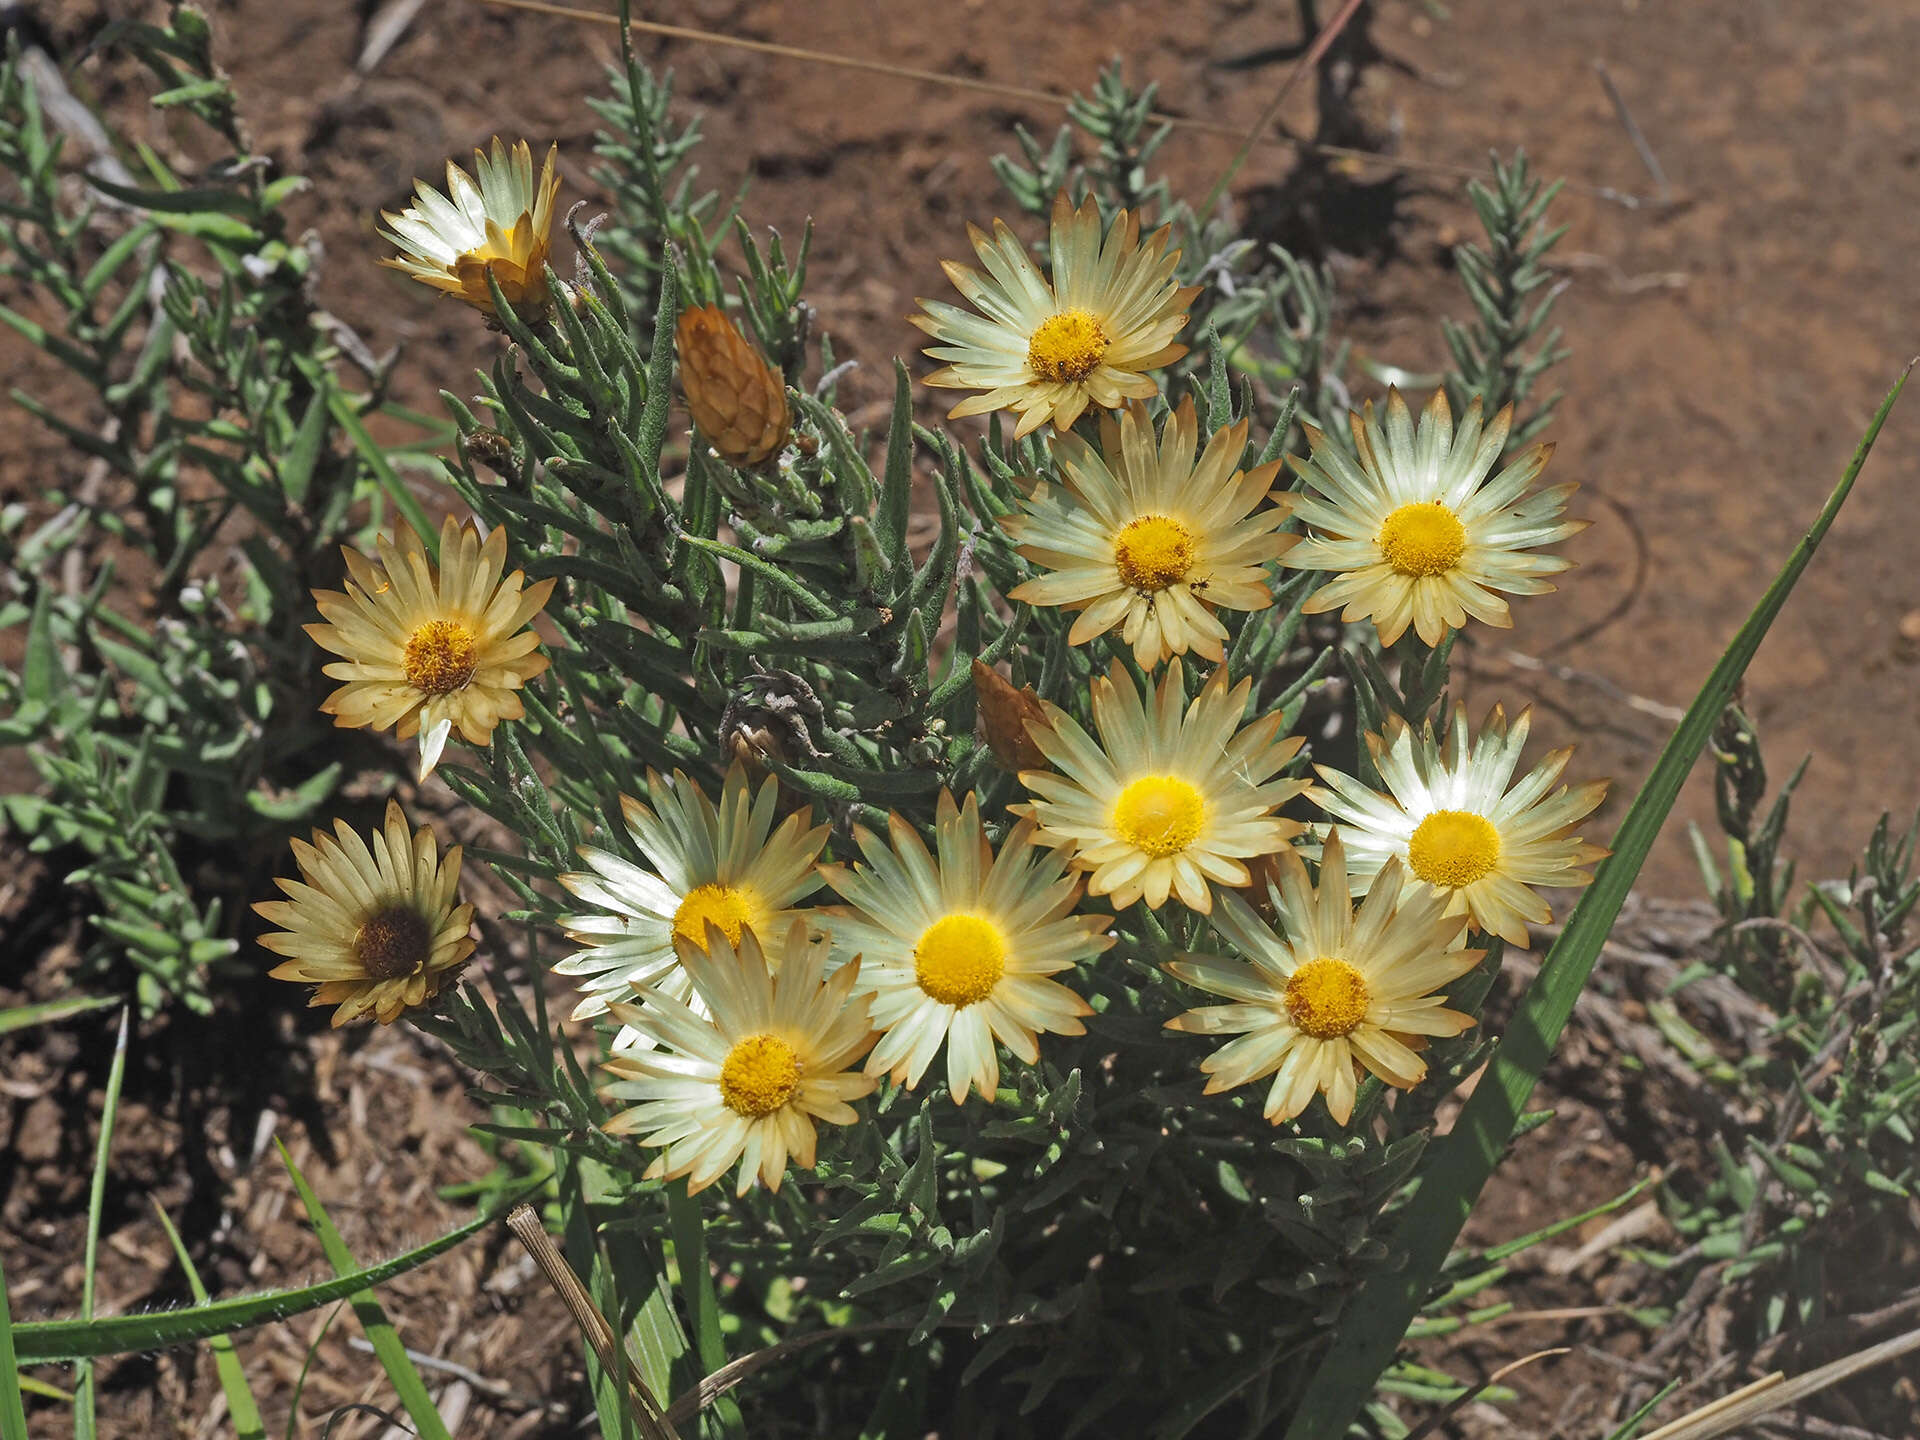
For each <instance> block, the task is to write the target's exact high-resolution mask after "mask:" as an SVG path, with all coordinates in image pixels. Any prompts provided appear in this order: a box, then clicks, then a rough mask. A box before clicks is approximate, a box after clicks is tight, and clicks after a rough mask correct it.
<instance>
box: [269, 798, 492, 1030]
mask: <svg viewBox="0 0 1920 1440" xmlns="http://www.w3.org/2000/svg"><path fill="white" fill-rule="evenodd" d="M333 829H334V833H333V834H332V835H329V834H327V833H326V832H325V831H324V830H316V831H314V834H313V843H312V844H311V845H308V844H306V843H305V842H303V841H300V840H296V841H294V842H293V858H294V862H295V863H296V864H297V865H299V867H300V878H299V879H298V880H288V879H285V878H283V877H279V876H276V877H275V878H274V882H273V883H274V884H276V885H278V886H279V887H280V889H281V890H282V891H284V892H285V893H286V896H287V898H286V899H285V900H262V901H261V902H260V903H259V904H257V905H255V906H254V907H253V908H254V910H255V911H256V912H257V913H258V914H259V916H260V917H261V919H263V920H265V921H266V922H267V923H268V924H270V925H278V926H280V927H281V928H280V930H279V931H277V932H275V933H272V934H268V935H262V936H261V937H260V944H261V945H262V946H263V947H264V948H266V949H268V950H271V951H273V953H274V954H276V955H284V956H286V957H287V959H286V960H285V962H283V963H282V964H279V965H276V966H274V968H273V970H272V972H271V973H272V975H273V977H274V979H276V980H304V981H307V982H308V983H310V984H312V985H313V986H314V992H313V999H312V1001H311V1002H310V1003H312V1004H314V1005H334V1006H338V1007H339V1008H337V1009H336V1010H335V1011H334V1012H333V1023H334V1024H335V1025H344V1024H346V1023H347V1021H349V1020H353V1019H356V1018H357V1017H359V1016H362V1015H371V1016H373V1017H374V1018H375V1019H377V1020H378V1021H379V1022H380V1023H381V1024H382V1025H387V1024H390V1023H392V1022H393V1020H395V1019H396V1018H397V1017H398V1016H399V1015H400V1013H401V1012H402V1011H403V1010H409V1009H412V1008H413V1007H415V1006H417V1005H424V1004H426V1003H427V1002H428V1001H429V1000H431V999H433V997H434V996H436V995H438V994H439V993H440V991H441V990H442V989H443V988H444V987H445V986H446V984H447V982H448V981H450V980H452V979H453V977H454V976H456V975H457V974H459V973H460V967H461V966H462V965H463V964H465V963H466V959H467V957H468V956H469V955H471V954H472V953H473V941H472V940H471V939H469V938H468V931H469V930H471V929H472V928H473V906H471V905H467V904H456V903H455V898H454V897H455V894H456V892H457V891H458V889H459V885H460V847H459V846H458V845H456V846H454V847H453V849H451V850H449V851H448V852H447V854H446V856H445V858H444V859H443V858H442V857H441V855H440V850H439V846H438V845H437V844H436V843H435V842H434V838H433V832H432V831H431V830H429V829H427V828H426V827H425V826H422V827H421V828H420V829H419V830H418V831H413V830H409V829H408V828H407V821H406V817H405V816H404V815H402V814H401V813H400V806H399V803H398V802H397V801H393V800H389V801H388V802H387V814H386V822H385V824H384V825H383V826H382V827H381V828H380V829H378V830H376V831H374V832H373V837H372V841H371V843H369V842H368V841H367V840H363V839H362V838H361V837H360V835H359V834H358V833H357V832H356V831H355V830H353V828H352V827H350V826H349V825H348V824H347V822H346V821H344V820H336V821H334V822H333Z"/></svg>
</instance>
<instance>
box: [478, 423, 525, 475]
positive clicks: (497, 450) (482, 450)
mask: <svg viewBox="0 0 1920 1440" xmlns="http://www.w3.org/2000/svg"><path fill="white" fill-rule="evenodd" d="M467 454H469V455H471V456H472V457H473V458H474V459H475V460H477V461H478V462H479V463H480V464H482V465H485V466H486V467H487V468H488V469H489V470H493V471H496V472H498V473H499V474H501V475H510V474H512V472H513V468H514V466H513V442H512V441H511V440H509V439H508V438H507V437H506V436H504V435H502V434H501V433H500V432H499V431H498V430H476V431H474V432H473V433H472V434H471V435H469V436H467Z"/></svg>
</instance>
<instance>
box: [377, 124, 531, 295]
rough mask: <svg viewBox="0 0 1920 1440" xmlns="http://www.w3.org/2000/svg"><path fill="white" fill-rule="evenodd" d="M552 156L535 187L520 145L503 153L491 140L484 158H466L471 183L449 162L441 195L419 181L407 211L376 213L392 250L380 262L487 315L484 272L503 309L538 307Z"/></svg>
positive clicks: (526, 150) (476, 155)
mask: <svg viewBox="0 0 1920 1440" xmlns="http://www.w3.org/2000/svg"><path fill="white" fill-rule="evenodd" d="M559 150H560V147H559V146H558V145H555V146H553V147H551V148H550V149H549V150H548V151H547V161H546V164H545V165H543V166H542V167H541V170H540V181H539V184H538V185H537V186H536V185H535V183H534V179H533V152H532V151H531V150H530V149H529V148H528V146H527V142H526V141H524V140H521V141H518V142H517V143H516V144H515V145H514V147H513V150H512V152H511V154H509V152H508V150H507V147H506V146H505V145H503V144H501V143H500V137H499V136H498V135H496V136H494V137H493V154H492V155H491V156H488V155H487V154H485V153H484V152H482V151H480V150H475V151H474V152H473V171H474V175H476V176H477V177H478V184H476V183H475V182H474V180H472V179H469V178H468V176H467V172H466V171H464V170H462V169H461V168H460V167H459V166H458V165H455V164H454V163H453V162H452V161H451V160H449V161H448V162H447V193H446V194H445V195H442V194H441V193H440V192H439V191H437V190H435V189H434V188H433V187H432V186H430V185H428V184H427V182H426V181H424V180H416V181H414V182H413V184H414V196H415V198H414V202H413V204H411V205H409V206H408V207H407V208H406V209H405V210H402V211H401V212H400V213H399V214H398V215H396V214H394V213H393V212H392V211H391V210H382V211H381V212H380V218H381V219H383V220H385V221H386V222H387V225H388V226H389V227H390V228H388V229H387V230H384V231H382V232H381V233H382V234H383V235H384V236H385V237H386V238H387V239H388V240H391V241H392V242H393V243H394V244H395V245H398V246H399V247H400V253H399V254H398V255H396V256H393V257H391V258H389V259H386V260H382V261H381V262H380V263H381V264H382V265H385V266H387V267H388V268H389V269H393V270H399V271H401V272H402V273H404V274H407V275H411V276H412V277H413V278H414V279H416V280H418V281H420V282H421V283H422V284H424V285H431V286H432V287H433V288H434V289H436V290H440V291H444V292H445V293H447V294H449V295H452V296H454V297H456V298H457V299H461V300H464V301H466V302H467V304H469V305H472V306H474V307H475V308H477V309H480V310H485V311H487V312H488V313H489V314H491V313H492V311H493V295H492V292H491V291H489V290H488V289H487V272H488V271H489V270H491V271H492V272H493V278H494V279H495V280H496V281H498V282H499V285H500V293H501V294H502V295H504V296H506V297H507V303H508V304H509V305H513V306H515V307H516V308H517V307H519V306H521V305H529V306H536V307H538V306H544V305H545V304H546V303H547V300H548V295H547V273H546V265H547V255H548V252H549V249H550V247H551V244H552V235H551V232H552V230H553V197H554V196H555V195H557V194H558V193H559V191H560V177H559V176H557V175H555V174H554V173H553V163H554V160H555V158H556V157H557V156H558V154H559Z"/></svg>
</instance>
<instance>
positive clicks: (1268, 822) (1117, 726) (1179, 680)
mask: <svg viewBox="0 0 1920 1440" xmlns="http://www.w3.org/2000/svg"><path fill="white" fill-rule="evenodd" d="M1252 690H1253V682H1252V681H1251V680H1242V681H1241V682H1240V683H1239V684H1238V685H1235V686H1233V687H1232V688H1231V689H1229V688H1228V683H1227V672H1226V668H1225V667H1224V666H1222V667H1221V668H1220V669H1218V670H1215V671H1214V672H1213V678H1212V679H1211V680H1209V681H1208V682H1207V684H1206V687H1205V688H1204V689H1202V690H1201V692H1200V693H1199V695H1197V696H1195V697H1194V699H1193V701H1192V703H1190V704H1189V703H1188V701H1187V690H1186V672H1185V671H1184V669H1183V668H1182V667H1181V663H1180V661H1178V660H1175V661H1174V662H1173V663H1172V664H1171V665H1169V666H1168V667H1167V671H1166V674H1165V675H1164V676H1162V677H1161V681H1160V687H1159V689H1158V691H1157V692H1156V691H1154V690H1153V689H1151V688H1149V689H1148V691H1147V693H1146V694H1145V695H1142V694H1141V693H1140V691H1139V690H1138V689H1137V688H1135V686H1134V683H1133V680H1132V678H1131V677H1130V676H1129V675H1128V674H1127V672H1126V671H1125V670H1123V669H1122V668H1121V667H1120V666H1119V664H1118V663H1116V664H1115V665H1114V667H1113V669H1112V671H1111V673H1110V674H1109V675H1107V676H1104V677H1101V678H1098V679H1096V680H1095V681H1094V682H1093V723H1094V728H1095V729H1096V730H1098V731H1099V732H1100V739H1099V740H1098V741H1097V742H1096V741H1095V740H1094V739H1093V737H1092V736H1090V735H1088V734H1087V732H1086V731H1085V730H1083V729H1081V727H1080V724H1079V722H1078V721H1076V720H1075V719H1073V717H1072V716H1070V715H1068V714H1067V713H1066V712H1065V711H1063V710H1061V709H1059V708H1058V707H1057V706H1053V705H1045V702H1044V701H1043V702H1042V704H1043V705H1045V709H1046V715H1047V723H1046V724H1045V725H1035V726H1033V727H1032V730H1031V733H1032V735H1033V740H1034V743H1035V744H1036V745H1037V746H1039V748H1040V750H1041V752H1042V753H1043V754H1044V755H1045V756H1046V757H1047V759H1048V760H1049V761H1051V762H1052V764H1053V765H1054V766H1055V767H1056V768H1055V770H1053V771H1047V770H1023V771H1021V772H1020V781H1021V783H1022V784H1023V785H1025V786H1026V787H1027V789H1028V790H1030V791H1032V792H1033V795H1034V799H1033V800H1032V801H1031V802H1029V803H1028V804H1027V805H1026V806H1024V807H1015V808H1016V809H1020V808H1024V809H1025V810H1027V811H1028V812H1029V813H1031V814H1032V815H1033V817H1034V818H1035V819H1036V820H1037V821H1038V822H1039V825H1040V830H1039V835H1038V839H1039V841H1040V843H1041V844H1043V845H1054V846H1058V847H1060V848H1061V849H1063V850H1065V851H1067V852H1069V853H1070V854H1071V857H1072V863H1073V865H1074V868H1076V869H1079V870H1085V871H1088V872H1089V875H1088V882H1087V892H1088V893H1089V894H1092V895H1105V896H1106V897H1107V898H1108V901H1109V903H1111V904H1112V905H1113V907H1114V908H1115V909H1116V910H1118V909H1121V908H1123V907H1124V906H1127V905H1131V904H1132V903H1133V902H1134V901H1136V900H1140V899H1145V900H1146V902H1147V904H1148V905H1150V906H1152V907H1153V908H1155V909H1158V908H1159V907H1160V906H1162V905H1164V904H1166V903H1167V897H1168V896H1169V895H1177V896H1179V898H1180V903H1181V904H1183V905H1185V906H1186V907H1187V908H1188V909H1190V910H1197V911H1199V912H1200V913H1202V914H1205V913H1206V912H1207V911H1208V910H1209V909H1211V908H1212V905H1213V892H1212V890H1211V888H1210V886H1211V885H1226V886H1237V885H1245V884H1246V883H1247V878H1248V876H1247V867H1246V865H1245V863H1244V862H1245V861H1247V860H1249V859H1252V858H1254V857H1256V856H1261V855H1270V854H1272V853H1274V852H1275V851H1277V850H1280V849H1282V848H1283V847H1284V846H1285V845H1286V844H1287V842H1288V841H1289V840H1291V839H1292V838H1293V837H1294V836H1296V835H1298V834H1299V833H1300V831H1301V828H1302V827H1301V825H1300V823H1299V822H1298V821H1295V820H1286V819H1282V818H1281V817H1280V816H1278V815H1275V814H1274V813H1273V812H1274V811H1275V810H1277V809H1278V808H1279V807H1280V806H1282V805H1284V804H1285V803H1286V802H1287V801H1288V800H1291V799H1292V798H1293V797H1294V796H1295V795H1298V794H1299V793H1300V792H1301V791H1303V790H1305V789H1306V788H1307V787H1306V782H1305V781H1304V780H1292V779H1286V778H1275V777H1276V776H1278V775H1279V772H1280V771H1281V770H1282V769H1283V768H1284V767H1285V766H1286V764H1287V762H1288V761H1290V760H1292V759H1293V757H1294V754H1295V752H1296V751H1298V750H1299V748H1300V744H1301V742H1300V737H1298V736H1285V737H1283V736H1282V735H1281V734H1280V715H1279V713H1278V712H1277V711H1276V712H1275V713H1272V714H1269V715H1265V716H1262V717H1261V718H1260V719H1258V720H1255V721H1253V722H1252V723H1251V724H1248V725H1245V726H1243V725H1241V724H1240V717H1241V716H1242V715H1243V714H1245V713H1246V708H1247V699H1248V696H1249V695H1250V694H1251V693H1252Z"/></svg>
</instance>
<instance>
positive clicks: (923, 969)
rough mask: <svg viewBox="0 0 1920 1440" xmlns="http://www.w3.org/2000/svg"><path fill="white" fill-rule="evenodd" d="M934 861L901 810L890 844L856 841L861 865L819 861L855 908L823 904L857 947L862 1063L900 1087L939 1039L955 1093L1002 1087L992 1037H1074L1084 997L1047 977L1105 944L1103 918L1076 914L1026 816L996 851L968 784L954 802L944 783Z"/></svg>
mask: <svg viewBox="0 0 1920 1440" xmlns="http://www.w3.org/2000/svg"><path fill="white" fill-rule="evenodd" d="M934 828H935V831H936V840H937V850H938V855H937V858H936V856H935V855H933V854H929V853H928V851H927V847H926V844H925V842H923V841H922V840H921V839H920V837H919V835H918V834H916V833H915V831H914V829H913V827H912V826H911V825H909V824H907V823H906V821H904V820H902V819H900V817H899V816H897V815H895V816H890V817H889V818H888V825H887V829H888V831H889V834H890V836H891V839H892V844H891V845H889V844H888V843H887V841H885V840H882V839H881V838H880V837H879V836H877V835H875V834H874V833H873V832H872V831H870V830H867V829H865V828H860V829H856V830H855V832H854V838H855V840H856V841H858V843H859V845H860V849H861V852H862V853H863V854H864V855H865V856H866V859H867V863H866V864H865V865H859V864H854V865H851V866H848V865H823V866H821V867H820V869H821V874H822V875H823V877H824V878H825V879H826V882H827V883H828V884H829V885H831V886H832V887H833V888H834V889H835V890H837V891H839V892H840V895H841V897H842V898H843V899H845V900H846V901H848V902H849V904H850V905H851V906H852V908H851V909H848V908H844V907H838V906H836V907H834V908H833V909H832V910H830V911H829V912H828V913H829V914H830V915H831V916H832V917H833V918H832V919H831V920H830V922H829V924H830V927H831V929H832V931H833V942H834V947H835V949H836V950H837V951H838V953H840V954H842V955H857V956H859V958H860V985H859V990H860V993H862V994H864V995H866V996H868V997H870V998H871V1001H872V1016H873V1024H874V1026H875V1027H876V1028H877V1029H879V1030H880V1031H881V1032H882V1034H881V1038H880V1040H879V1043H878V1044H876V1045H875V1046H874V1049H873V1053H872V1054H871V1055H869V1056H868V1057H867V1069H868V1071H869V1072H871V1073H874V1074H878V1073H881V1072H883V1071H890V1072H891V1073H892V1077H893V1080H894V1081H895V1083H896V1084H902V1085H905V1086H907V1087H908V1088H909V1089H911V1088H912V1087H914V1086H915V1085H918V1084H919V1083H920V1077H921V1076H922V1075H924V1074H925V1073H926V1071H927V1067H928V1066H929V1065H931V1064H932V1063H933V1059H934V1056H936V1055H937V1054H939V1052H940V1047H941V1046H942V1045H943V1044H944V1045H945V1046H946V1047H947V1088H948V1090H949V1092H950V1093H951V1094H952V1095H953V1099H954V1103H955V1104H959V1103H960V1102H961V1101H963V1100H965V1099H966V1098H967V1094H968V1092H969V1091H970V1090H978V1091H979V1092H980V1094H981V1096H982V1097H983V1098H985V1099H987V1100H992V1099H993V1096H994V1092H995V1091H996V1090H998V1089H999V1086H1000V1060H999V1056H998V1054H997V1053H996V1052H995V1049H994V1042H995V1041H996V1040H997V1041H998V1042H999V1043H1000V1044H1002V1045H1004V1046H1006V1047H1007V1049H1009V1050H1011V1051H1012V1052H1013V1053H1014V1054H1015V1055H1017V1056H1019V1057H1020V1059H1022V1060H1024V1061H1025V1062H1026V1063H1027V1064H1029V1065H1031V1064H1033V1063H1035V1062H1036V1061H1037V1060H1038V1059H1039V1058H1040V1048H1039V1045H1038V1043H1037V1040H1038V1036H1039V1035H1040V1034H1041V1033H1043V1032H1045V1033H1051V1034H1055V1035H1079V1034H1083V1033H1084V1032H1085V1028H1086V1027H1085V1026H1083V1025H1082V1024H1081V1023H1080V1017H1081V1016H1082V1015H1086V1014H1090V1013H1091V1010H1090V1008H1089V1007H1088V1005H1087V1002H1086V1001H1084V1000H1082V999H1081V998H1080V997H1079V996H1078V995H1076V994H1074V993H1073V991H1071V990H1069V989H1068V988H1067V987H1066V986H1064V985H1062V984H1060V983H1059V982H1058V981H1055V980H1050V979H1048V978H1047V977H1048V976H1050V975H1057V974H1059V973H1060V972H1061V971H1064V970H1070V969H1072V968H1073V967H1074V966H1075V965H1079V964H1082V963H1084V962H1086V961H1090V960H1092V959H1093V957H1094V956H1096V955H1098V954H1099V953H1100V952H1101V951H1103V950H1105V949H1106V948H1107V947H1108V946H1109V945H1111V944H1113V937H1112V936H1110V935H1107V934H1105V933H1104V932H1105V930H1106V927H1107V925H1108V923H1110V922H1108V921H1107V920H1105V919H1103V918H1102V917H1100V916H1097V915H1075V914H1073V913H1072V912H1073V907H1074V904H1075V903H1076V902H1077V901H1078V900H1079V898H1080V884H1079V882H1078V881H1077V880H1075V879H1073V878H1072V877H1070V876H1067V875H1065V874H1064V873H1063V872H1064V870H1065V868H1066V867H1065V865H1064V863H1063V862H1062V860H1061V858H1060V857H1059V856H1058V855H1057V854H1054V853H1052V852H1049V851H1046V850H1042V849H1036V848H1035V846H1034V843H1033V822H1032V821H1031V820H1028V821H1023V822H1022V823H1020V824H1018V825H1016V826H1014V828H1013V830H1012V831H1011V832H1010V833H1009V834H1008V835H1007V837H1006V839H1005V840H1003V841H1002V842H1001V844H1000V853H999V854H998V855H996V854H994V852H993V848H992V846H990V845H989V844H988V843H987V837H986V833H985V831H984V830H983V829H982V828H981V824H980V807H979V804H978V802H977V801H976V800H975V799H974V797H973V796H972V795H968V796H967V800H966V804H965V805H964V806H958V807H956V806H955V804H954V802H953V796H952V795H950V794H948V793H947V792H945V791H942V792H941V794H940V801H939V806H938V810H937V812H936V815H935V820H934Z"/></svg>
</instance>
